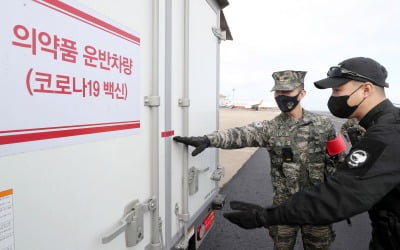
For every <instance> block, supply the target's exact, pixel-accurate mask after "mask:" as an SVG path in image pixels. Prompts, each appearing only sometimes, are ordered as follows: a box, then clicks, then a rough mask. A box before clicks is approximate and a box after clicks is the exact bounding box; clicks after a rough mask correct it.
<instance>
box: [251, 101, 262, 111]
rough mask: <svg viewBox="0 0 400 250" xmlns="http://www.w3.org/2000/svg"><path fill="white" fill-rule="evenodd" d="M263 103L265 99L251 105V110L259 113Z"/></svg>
mask: <svg viewBox="0 0 400 250" xmlns="http://www.w3.org/2000/svg"><path fill="white" fill-rule="evenodd" d="M262 102H263V99H261V101H260V102H259V103H256V104H253V105H251V107H250V109H254V110H256V111H258V109H259V107H260V105H261V103H262Z"/></svg>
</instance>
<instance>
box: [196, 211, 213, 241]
mask: <svg viewBox="0 0 400 250" xmlns="http://www.w3.org/2000/svg"><path fill="white" fill-rule="evenodd" d="M214 220H215V211H214V210H212V211H211V212H210V213H209V214H208V215H207V217H206V218H205V219H204V220H203V222H202V223H201V225H200V226H199V227H198V228H197V240H202V239H203V238H204V236H205V235H206V234H207V232H208V231H209V230H210V228H211V226H212V225H213V224H214Z"/></svg>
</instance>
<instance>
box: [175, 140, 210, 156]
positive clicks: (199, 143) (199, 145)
mask: <svg viewBox="0 0 400 250" xmlns="http://www.w3.org/2000/svg"><path fill="white" fill-rule="evenodd" d="M173 139H174V141H176V142H180V143H183V144H186V145H190V146H193V147H195V148H196V149H195V150H193V152H192V156H196V155H198V154H200V153H201V152H203V151H204V149H206V148H208V147H209V146H210V140H209V139H208V137H207V136H191V137H183V136H174V138H173Z"/></svg>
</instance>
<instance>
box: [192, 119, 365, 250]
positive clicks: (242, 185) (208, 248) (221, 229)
mask: <svg viewBox="0 0 400 250" xmlns="http://www.w3.org/2000/svg"><path fill="white" fill-rule="evenodd" d="M333 120H334V122H335V125H336V126H337V127H339V126H340V124H341V123H342V122H343V120H342V119H333ZM269 161H270V160H269V156H268V153H267V151H266V150H265V149H264V148H260V149H258V150H257V151H256V152H255V153H254V154H253V155H252V156H251V157H250V159H249V160H248V161H247V162H246V163H245V164H244V165H243V167H242V168H240V170H239V171H238V172H237V174H236V175H235V176H234V177H233V178H232V179H231V180H230V181H229V182H227V183H226V184H225V185H224V186H223V187H222V189H221V193H223V194H225V195H226V196H227V204H229V201H231V200H242V201H248V202H253V203H257V204H260V205H264V206H268V205H270V204H271V203H272V186H271V179H270V175H269V172H270V164H269ZM223 211H229V207H228V205H226V206H225V207H224V208H223ZM223 211H217V216H216V221H215V224H214V226H213V228H212V229H211V231H210V232H209V234H208V236H207V237H206V239H205V240H204V242H203V244H202V245H201V246H200V248H199V250H253V249H273V242H272V240H271V238H270V237H269V236H268V231H267V229H264V228H262V229H253V230H244V229H241V228H239V227H238V226H236V225H234V224H231V223H229V222H228V221H227V220H226V219H224V218H223V216H222V212H223ZM351 221H352V225H351V226H349V225H348V224H347V223H346V222H345V221H342V222H339V223H336V224H335V225H334V228H335V230H336V240H335V241H334V243H333V244H332V246H331V249H332V250H365V249H368V243H369V239H370V234H371V228H370V225H369V219H368V215H367V214H366V213H364V214H361V215H358V216H355V217H353V218H351ZM295 249H303V247H302V242H301V237H298V239H297V244H296V247H295Z"/></svg>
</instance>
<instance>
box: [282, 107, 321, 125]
mask: <svg viewBox="0 0 400 250" xmlns="http://www.w3.org/2000/svg"><path fill="white" fill-rule="evenodd" d="M281 117H282V120H283V121H284V122H285V123H286V124H288V125H294V124H305V123H309V122H310V121H311V120H312V117H313V116H312V113H311V112H309V111H307V110H305V109H303V115H302V116H301V117H300V118H299V119H298V120H295V119H293V117H291V116H290V115H288V114H286V113H283V112H282V113H281Z"/></svg>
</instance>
